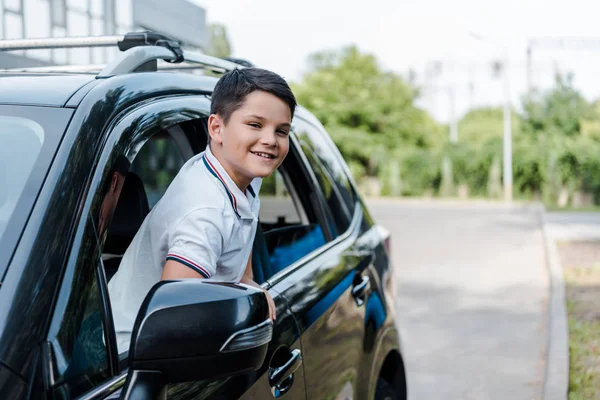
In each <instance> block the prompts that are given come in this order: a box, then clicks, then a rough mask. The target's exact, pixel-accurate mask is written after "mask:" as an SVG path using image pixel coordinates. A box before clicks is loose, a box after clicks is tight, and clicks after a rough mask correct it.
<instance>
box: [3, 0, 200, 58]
mask: <svg viewBox="0 0 600 400" xmlns="http://www.w3.org/2000/svg"><path fill="white" fill-rule="evenodd" d="M134 30H136V31H137V30H154V31H158V32H161V33H164V34H167V35H169V36H171V37H173V38H175V39H178V40H180V41H181V42H182V43H183V44H184V45H185V46H186V47H188V48H194V49H198V50H204V49H205V48H206V46H207V42H208V29H207V26H206V11H205V10H204V9H203V8H202V7H200V6H197V5H195V4H192V3H189V2H188V1H186V0H169V1H162V0H0V39H19V38H43V37H50V36H52V37H61V36H89V35H114V34H122V33H127V32H130V31H134ZM117 52H118V50H117V49H107V48H94V49H58V50H28V51H18V52H8V53H1V52H0V68H17V67H26V66H43V65H49V64H50V65H54V64H104V63H107V62H108V61H109V60H110V59H112V58H113V57H114V56H115V54H116V53H117Z"/></svg>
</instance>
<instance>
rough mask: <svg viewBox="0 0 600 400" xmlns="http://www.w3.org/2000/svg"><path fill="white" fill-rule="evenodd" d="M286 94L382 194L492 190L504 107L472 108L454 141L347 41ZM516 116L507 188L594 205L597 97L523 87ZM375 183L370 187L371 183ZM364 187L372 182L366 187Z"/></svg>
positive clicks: (319, 58)
mask: <svg viewBox="0 0 600 400" xmlns="http://www.w3.org/2000/svg"><path fill="white" fill-rule="evenodd" d="M309 66H310V68H309V72H308V73H306V74H305V76H304V78H303V81H302V82H301V83H300V84H295V85H293V89H294V93H295V94H296V97H297V98H298V101H299V102H300V104H302V105H303V106H305V107H307V108H308V109H309V110H310V111H312V112H313V113H314V114H315V115H316V116H317V118H319V119H320V120H321V122H322V123H323V124H324V125H325V127H326V128H327V130H328V132H329V133H330V135H331V137H332V138H333V140H334V142H335V143H336V145H337V146H338V148H339V149H340V151H341V153H342V155H343V156H344V158H345V159H346V161H347V162H348V165H349V167H350V170H351V172H352V174H353V175H354V177H355V180H356V181H357V182H358V183H359V185H361V184H365V185H366V186H365V187H369V188H372V187H377V188H378V189H377V190H381V193H380V194H383V195H394V196H396V195H405V196H423V195H456V193H457V191H456V188H457V187H458V186H459V185H463V186H464V185H466V186H467V187H468V190H469V195H470V196H488V197H494V198H497V197H501V195H502V184H501V183H502V160H503V157H502V155H503V154H502V151H503V150H502V141H503V132H504V126H503V110H502V109H501V108H482V109H476V110H471V111H470V112H469V113H467V114H466V115H465V116H464V117H463V118H462V119H461V121H459V125H458V130H459V142H458V143H449V141H448V128H447V127H445V126H441V125H440V124H437V123H436V122H435V121H434V120H433V119H432V117H431V116H430V115H429V114H427V113H426V112H425V111H423V110H421V109H419V108H418V107H416V106H415V100H416V98H417V96H418V94H419V93H418V90H417V89H416V88H415V87H413V86H412V85H411V84H409V83H407V82H406V81H405V80H404V79H403V78H402V77H400V76H399V75H396V74H393V73H391V72H386V71H384V70H382V69H381V67H380V66H379V64H378V63H377V60H376V59H375V57H374V56H372V55H370V54H365V53H361V52H360V51H359V50H358V49H357V48H356V47H355V46H350V47H347V48H344V49H342V50H340V51H325V52H320V53H316V54H313V55H312V56H311V57H310V60H309ZM523 109H524V113H523V115H519V114H517V113H516V112H514V111H511V126H512V137H513V184H514V187H513V190H514V193H515V196H516V197H520V198H532V197H536V198H537V197H538V196H539V197H541V198H542V199H543V200H544V201H546V203H547V204H548V205H554V204H556V203H557V202H558V199H559V197H561V198H562V197H565V193H567V196H568V199H569V201H570V202H573V199H574V195H575V194H576V193H588V194H591V195H592V196H593V197H594V200H595V202H596V204H600V157H598V154H600V102H597V103H595V104H589V103H587V102H586V101H585V99H584V98H583V97H582V96H581V94H580V93H579V92H578V91H577V90H575V89H574V87H573V84H572V77H570V76H568V77H565V78H563V77H561V76H558V77H557V79H556V86H555V88H553V89H552V90H550V91H548V92H546V93H542V92H532V93H530V94H529V95H528V96H527V97H526V98H524V103H523ZM374 179H376V180H378V181H379V185H375V186H373V180H374ZM369 191H371V189H369Z"/></svg>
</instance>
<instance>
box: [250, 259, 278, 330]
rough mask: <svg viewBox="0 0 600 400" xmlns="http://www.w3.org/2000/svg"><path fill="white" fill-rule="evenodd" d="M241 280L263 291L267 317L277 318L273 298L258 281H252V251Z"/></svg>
mask: <svg viewBox="0 0 600 400" xmlns="http://www.w3.org/2000/svg"><path fill="white" fill-rule="evenodd" d="M241 282H242V283H245V284H246V285H250V286H254V287H255V288H258V289H260V290H262V291H263V292H264V293H265V297H266V298H267V303H269V318H271V321H275V319H276V318H277V315H276V314H277V313H276V311H275V310H276V309H275V301H273V298H272V297H271V295H270V294H269V292H267V290H266V289H264V288H263V287H262V286H260V285H259V284H258V283H256V282H254V274H253V273H252V252H250V257H249V258H248V264H246V270H245V271H244V275H243V276H242V280H241Z"/></svg>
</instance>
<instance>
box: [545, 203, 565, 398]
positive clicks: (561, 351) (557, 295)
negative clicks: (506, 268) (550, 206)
mask: <svg viewBox="0 0 600 400" xmlns="http://www.w3.org/2000/svg"><path fill="white" fill-rule="evenodd" d="M539 211H540V222H541V225H542V233H543V236H544V246H545V250H546V256H547V259H546V265H547V268H548V275H549V277H550V298H549V300H548V321H547V324H548V325H547V329H548V347H547V351H546V363H545V368H544V387H543V397H542V398H543V399H544V400H566V399H567V394H568V390H569V326H568V322H567V307H566V300H565V281H564V274H563V268H562V265H561V263H560V259H559V257H558V250H557V249H556V242H555V240H554V238H553V237H552V234H551V233H550V232H549V231H548V227H547V224H546V217H545V216H546V209H545V207H543V206H540V210H539Z"/></svg>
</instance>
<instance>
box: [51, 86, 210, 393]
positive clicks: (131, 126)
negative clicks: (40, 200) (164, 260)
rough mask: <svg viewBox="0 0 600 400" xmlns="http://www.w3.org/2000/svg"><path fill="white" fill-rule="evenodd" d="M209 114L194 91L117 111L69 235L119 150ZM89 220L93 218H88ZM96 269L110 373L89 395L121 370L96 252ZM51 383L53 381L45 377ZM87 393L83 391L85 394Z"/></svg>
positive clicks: (69, 274)
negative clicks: (97, 270) (193, 93)
mask: <svg viewBox="0 0 600 400" xmlns="http://www.w3.org/2000/svg"><path fill="white" fill-rule="evenodd" d="M209 113H210V100H209V99H207V98H206V96H202V95H194V96H189V95H185V96H174V97H166V98H158V99H155V100H154V101H151V102H148V101H145V102H144V103H143V104H141V105H137V106H132V107H131V108H129V109H128V110H125V111H124V112H122V113H121V114H119V115H118V116H117V117H115V119H114V120H113V121H112V122H111V123H110V125H109V128H108V129H107V132H108V133H107V134H106V139H105V140H104V142H103V144H102V147H101V150H99V151H98V153H97V156H96V159H95V160H94V164H93V167H92V168H91V173H90V177H89V179H88V184H87V185H86V187H87V190H86V195H85V196H84V197H83V198H82V199H81V200H80V207H79V211H80V213H81V214H80V215H82V216H85V217H84V218H80V220H79V221H78V222H77V228H76V229H75V233H74V236H75V237H77V236H78V235H81V236H83V235H84V234H85V232H86V227H87V224H88V218H89V217H90V216H92V215H96V214H97V212H98V211H99V207H100V204H101V201H100V200H101V197H103V196H102V193H101V189H102V187H103V184H105V183H106V182H107V180H108V179H110V175H111V174H110V173H109V172H110V170H111V167H112V163H113V162H114V160H115V159H116V156H117V155H119V154H123V155H125V156H126V157H127V158H128V159H129V161H130V162H131V161H132V160H133V159H134V158H135V156H136V155H137V153H138V151H139V150H140V149H141V147H142V146H143V145H144V143H145V142H146V141H147V140H148V139H149V138H150V137H152V136H153V135H154V134H156V133H158V132H160V131H161V130H165V131H166V130H167V129H169V128H171V127H173V126H175V125H177V124H180V123H182V122H186V121H190V120H194V119H200V118H206V116H207V115H208V114H209ZM92 220H93V218H92ZM105 237H106V234H104V235H103V237H96V238H95V239H96V240H97V241H98V245H99V246H100V254H101V250H102V247H103V246H104V239H105ZM79 249H80V247H78V246H74V247H73V248H71V249H70V250H69V253H68V255H67V257H66V260H65V264H64V274H63V278H62V280H61V282H60V284H59V286H58V287H59V289H58V299H59V300H58V301H57V303H56V306H55V307H54V309H53V310H52V313H51V314H52V317H51V322H50V326H51V327H53V326H54V325H55V324H57V321H60V320H61V319H62V317H63V315H64V312H65V306H63V307H61V304H60V301H61V298H64V297H65V296H66V298H67V300H68V299H69V295H70V293H69V292H70V288H71V286H72V285H73V283H74V282H73V281H72V278H73V276H74V272H75V269H76V268H79V267H80V266H79V265H77V263H76V262H77V257H78V254H79ZM98 265H99V266H98V267H97V268H98V269H99V270H100V272H99V278H101V279H99V289H100V296H101V303H102V310H101V311H102V314H103V318H104V319H103V326H104V335H105V341H106V345H107V347H108V349H107V350H108V362H109V370H110V376H109V378H108V379H107V380H105V381H103V382H102V383H100V384H98V385H96V386H94V387H91V388H90V389H89V390H88V392H87V394H90V395H92V396H93V397H92V398H94V397H96V395H98V393H102V395H103V396H104V395H106V389H103V390H100V389H102V388H106V385H107V383H109V382H119V385H117V386H110V389H111V391H116V390H118V389H120V388H121V387H122V384H123V383H124V380H123V379H122V375H123V373H124V371H126V369H125V368H124V366H123V364H122V363H119V354H118V350H117V346H116V334H115V330H114V323H113V318H112V309H111V305H110V298H109V294H108V287H107V282H106V276H105V274H104V269H103V268H102V265H103V264H102V262H101V256H100V257H99V259H98ZM54 334H55V332H53V330H52V329H50V330H49V332H48V334H47V340H48V341H49V342H51V341H52V340H53V339H55V338H56V336H55V335H54ZM47 361H48V362H45V365H44V369H45V374H46V376H50V375H49V372H50V371H51V370H52V367H53V364H49V362H50V361H51V360H47ZM49 383H52V382H49ZM47 389H49V390H52V389H54V388H53V387H49V388H47ZM86 396H87V395H86Z"/></svg>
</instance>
